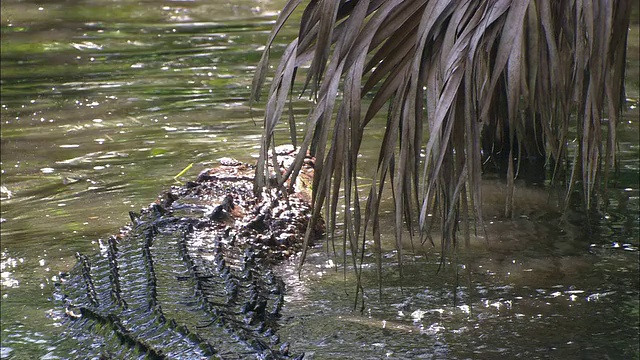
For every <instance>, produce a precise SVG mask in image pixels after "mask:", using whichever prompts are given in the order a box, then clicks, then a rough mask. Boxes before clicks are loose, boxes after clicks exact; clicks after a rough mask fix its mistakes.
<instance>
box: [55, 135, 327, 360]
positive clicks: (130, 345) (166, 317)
mask: <svg viewBox="0 0 640 360" xmlns="http://www.w3.org/2000/svg"><path fill="white" fill-rule="evenodd" d="M294 154H295V149H294V148H293V147H291V146H286V147H279V148H277V149H276V156H277V159H278V163H279V164H280V165H281V169H279V170H280V171H283V169H284V168H286V166H287V165H288V164H287V163H290V161H292V159H293V158H294ZM313 163H314V161H313V158H311V157H309V156H308V157H307V158H306V159H305V165H304V166H303V169H302V173H303V174H305V173H306V174H307V179H308V177H310V176H312V175H313ZM270 170H271V171H274V170H273V169H270ZM254 171H255V169H254V167H253V166H251V165H248V164H245V163H242V162H239V161H236V160H234V159H230V158H225V159H221V160H220V165H219V166H217V167H214V168H212V169H207V170H204V171H203V172H201V173H200V174H199V175H198V177H197V178H196V179H195V181H189V182H187V183H186V184H184V185H181V186H172V187H171V188H170V189H169V190H168V191H166V192H165V193H163V194H161V195H160V196H159V197H158V199H157V200H156V201H155V202H154V203H152V204H150V205H149V206H148V207H146V208H144V209H142V210H141V211H140V212H139V213H134V212H130V214H129V215H130V218H131V223H130V224H128V225H127V226H125V227H123V228H122V229H121V230H120V232H119V233H118V234H117V235H114V236H111V237H110V238H109V239H108V240H106V241H104V242H101V243H100V245H101V246H100V249H101V250H100V252H99V253H98V254H95V255H92V256H88V255H82V254H77V255H76V256H77V258H78V261H77V263H76V265H75V266H74V267H73V269H72V270H71V271H70V272H69V273H67V274H63V276H61V279H62V280H63V281H62V282H61V284H60V286H59V289H58V293H59V294H58V295H59V296H58V298H59V299H61V301H62V306H61V307H62V308H63V312H64V314H65V316H64V320H63V322H64V324H65V325H66V327H65V336H66V337H71V338H72V339H73V340H75V341H76V342H77V343H79V346H78V347H77V348H76V349H75V350H74V351H72V354H70V355H69V356H70V357H71V358H77V359H88V358H99V359H111V358H117V359H134V358H139V359H245V358H258V359H291V358H302V356H304V353H302V354H294V353H293V352H292V351H290V350H289V343H287V342H285V343H282V344H281V343H280V339H279V336H278V327H279V323H278V321H279V318H280V312H281V309H282V306H283V305H284V295H285V292H286V288H285V283H284V281H283V279H282V278H281V277H280V276H279V275H278V274H277V273H275V272H274V271H273V266H274V265H275V264H277V263H278V262H281V261H282V260H283V259H286V258H287V257H289V256H290V255H291V254H294V253H295V252H296V251H297V250H299V249H300V248H301V247H302V241H301V240H302V238H303V237H304V233H305V231H306V227H307V225H308V222H309V218H310V216H311V211H310V197H309V194H308V188H306V187H304V186H299V187H294V188H297V190H295V191H287V190H285V189H284V188H280V189H278V188H270V189H264V190H263V192H262V194H261V195H258V196H256V195H255V191H254V188H253V180H254V175H253V174H254ZM300 178H301V179H304V178H305V177H304V176H303V177H300ZM313 231H314V232H315V233H316V234H317V235H318V236H319V235H321V234H322V232H323V225H322V224H319V225H318V226H317V227H316V228H314V229H313Z"/></svg>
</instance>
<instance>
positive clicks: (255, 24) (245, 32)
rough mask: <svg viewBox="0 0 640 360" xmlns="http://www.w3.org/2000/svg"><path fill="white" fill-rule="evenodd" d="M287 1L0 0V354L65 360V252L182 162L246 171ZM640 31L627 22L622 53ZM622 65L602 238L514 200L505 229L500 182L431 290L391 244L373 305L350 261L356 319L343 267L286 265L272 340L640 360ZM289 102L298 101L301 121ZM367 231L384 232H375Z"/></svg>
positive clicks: (536, 198)
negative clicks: (263, 80) (224, 163)
mask: <svg viewBox="0 0 640 360" xmlns="http://www.w3.org/2000/svg"><path fill="white" fill-rule="evenodd" d="M283 4H284V1H283V0H281V1H273V2H272V1H261V0H253V1H250V0H244V1H234V2H227V1H216V0H209V1H192V2H173V1H160V2H157V1H135V2H133V1H124V2H118V3H113V2H107V1H98V0H94V1H84V2H81V3H70V2H67V1H54V2H47V3H46V4H42V3H36V2H30V1H27V2H25V1H17V0H10V1H4V0H3V1H2V3H1V5H0V6H1V12H0V16H1V20H2V22H1V31H2V53H1V60H2V63H1V70H2V71H1V82H0V86H1V97H2V98H1V109H0V114H1V116H2V120H1V121H2V139H1V155H0V156H1V163H0V167H1V186H2V188H1V190H2V191H1V194H0V197H1V201H2V203H1V205H2V208H1V216H0V217H1V218H2V219H1V220H0V221H1V236H2V246H1V248H2V249H1V250H2V253H1V259H0V261H1V262H0V264H1V270H0V271H1V274H2V279H1V280H2V284H1V291H2V307H1V326H2V332H1V339H2V346H1V347H0V349H1V352H0V357H2V358H12V359H32V358H52V357H53V354H60V353H63V352H64V349H57V348H56V346H57V345H55V344H56V343H55V339H56V338H57V337H58V336H59V334H60V329H59V327H58V326H59V318H58V317H59V313H57V312H56V311H53V310H52V308H53V305H52V302H51V299H50V298H51V293H52V283H53V282H55V281H57V274H58V273H59V272H60V271H67V270H69V269H70V268H71V266H73V264H74V263H75V256H74V254H75V253H76V252H82V253H93V252H96V251H97V250H98V246H99V239H105V238H106V237H107V236H108V235H109V234H112V233H114V232H116V231H117V229H118V228H119V227H121V226H122V225H124V224H125V223H126V222H127V221H128V216H127V213H128V211H129V210H137V209H139V208H141V207H143V206H144V205H146V204H148V203H149V202H151V201H152V200H153V199H155V197H156V196H157V194H159V193H160V192H161V190H162V189H164V188H167V187H168V186H170V185H171V184H173V183H174V181H175V180H174V178H173V177H174V176H175V175H176V174H178V173H179V172H180V171H181V170H182V169H184V168H185V167H186V166H187V165H189V164H191V163H193V164H194V165H193V168H192V169H191V170H189V172H188V173H187V174H186V175H185V178H192V177H194V176H195V175H196V174H197V173H198V172H199V171H200V170H201V169H203V168H205V167H207V166H211V165H212V164H215V162H216V159H217V158H220V157H223V156H232V157H236V158H239V159H241V160H244V161H252V160H251V157H252V156H253V155H254V154H256V153H257V149H256V146H257V139H259V136H260V127H259V126H256V124H255V123H254V119H253V116H255V117H256V121H257V122H258V123H259V115H260V114H261V110H262V109H261V108H260V106H263V104H259V105H257V106H256V108H255V110H254V112H253V113H252V112H251V109H250V108H249V106H248V103H247V101H246V99H248V97H249V87H250V85H251V78H252V76H253V70H254V66H253V65H254V64H256V63H257V61H258V60H259V58H260V55H261V50H262V46H263V44H264V43H265V42H266V37H267V34H268V32H269V30H270V27H271V26H272V24H273V21H274V19H275V13H276V11H277V10H278V9H279V8H281V7H282V6H283ZM637 34H638V30H637V25H635V26H634V28H632V30H631V37H630V38H631V39H632V41H635V43H633V42H632V43H631V44H630V48H631V49H636V50H637V38H638V36H637ZM284 35H285V37H292V36H294V35H293V33H292V32H289V33H286V34H284ZM633 39H635V40H633ZM283 43H286V39H284V40H282V41H281V43H280V44H283ZM281 49H282V45H276V46H275V50H274V56H277V52H278V51H279V50H281ZM629 53H630V54H631V55H633V54H637V53H638V52H637V51H635V52H633V51H630V52H629ZM630 62H631V64H636V67H637V64H638V59H637V58H634V59H630ZM630 68H631V69H632V70H631V71H630V77H631V81H630V84H631V86H630V89H628V90H629V93H630V96H631V97H633V99H634V100H630V102H629V103H628V107H629V109H628V111H627V112H626V113H625V118H624V121H623V122H622V123H621V124H620V126H619V130H620V136H619V140H620V150H621V158H620V174H619V176H618V177H617V178H616V179H617V181H618V183H616V184H613V188H614V189H613V190H612V193H613V195H612V201H611V204H610V207H609V211H608V212H607V213H604V214H602V219H601V222H600V223H598V224H595V225H596V226H594V227H592V228H586V227H585V226H583V224H582V223H581V222H580V221H581V220H580V219H581V216H580V214H576V215H575V216H574V217H572V216H571V214H570V216H569V217H568V219H567V220H566V221H561V220H559V219H558V218H559V212H558V211H557V208H556V207H555V206H554V205H553V204H550V203H549V202H548V193H547V192H546V191H545V190H543V189H540V188H530V187H525V186H520V187H519V190H518V194H519V195H518V196H521V197H522V198H521V203H522V204H526V206H521V208H520V213H518V214H517V216H516V218H515V219H512V220H505V219H503V218H501V217H500V216H498V213H499V211H500V209H501V208H502V206H503V205H502V196H503V194H502V190H501V189H502V187H501V184H500V183H499V180H489V181H487V182H486V184H485V199H486V202H487V203H486V204H485V208H486V209H487V210H486V211H487V212H488V213H489V216H488V219H489V220H488V221H487V233H488V236H489V238H488V239H483V238H480V239H478V240H477V241H476V242H474V243H473V244H472V246H471V248H470V249H466V250H461V252H460V254H459V259H458V260H459V261H458V263H457V264H456V263H450V264H447V265H446V269H445V270H446V271H441V272H440V273H436V271H437V268H438V265H439V254H438V253H437V252H436V251H435V250H434V249H431V248H429V247H426V248H421V247H415V248H412V247H411V246H410V245H409V244H407V252H409V253H412V252H414V253H413V255H415V256H411V257H407V259H406V261H407V267H406V269H405V279H404V280H403V283H402V287H401V286H400V282H399V276H398V271H397V267H396V265H395V262H396V254H395V253H394V252H393V250H392V249H393V246H392V244H391V242H392V241H393V235H392V234H388V236H387V237H386V240H385V241H387V242H388V243H387V244H386V246H387V248H386V250H385V253H384V266H383V279H384V280H383V284H382V288H383V297H382V299H378V291H377V284H376V282H375V281H376V280H375V279H376V270H375V265H374V264H375V261H374V258H373V256H372V255H370V254H369V255H367V256H366V258H365V259H366V264H365V266H364V272H363V278H364V281H365V289H366V295H365V296H366V306H367V307H366V309H365V312H364V314H362V315H361V314H360V313H359V312H357V311H356V312H354V311H353V310H352V309H353V290H354V289H353V284H352V283H351V282H349V281H348V280H350V279H351V278H352V277H353V274H352V273H351V272H349V271H347V272H346V275H343V272H342V271H341V268H340V269H339V270H338V271H337V272H336V270H335V267H334V265H335V263H339V262H340V259H339V258H337V259H336V258H332V257H329V256H327V255H326V254H325V250H324V248H323V245H321V244H320V245H318V247H317V248H314V250H313V252H312V254H311V256H310V257H309V261H308V263H307V264H306V265H305V267H304V268H303V271H302V274H303V276H302V278H300V279H299V278H298V277H297V275H296V273H297V269H296V268H295V264H293V263H291V264H284V265H283V266H281V269H280V270H281V271H282V272H283V273H285V274H287V273H290V274H289V275H288V276H286V278H287V279H288V282H289V289H290V290H289V294H288V298H287V300H288V303H287V305H286V306H285V309H284V317H283V328H282V329H281V331H282V333H281V336H282V338H283V341H284V340H285V339H288V340H290V341H291V342H292V344H294V345H293V346H294V347H295V348H296V351H298V350H299V351H306V353H307V357H308V358H315V359H332V358H351V359H361V358H383V357H389V358H398V359H400V358H411V357H414V358H461V359H463V358H498V357H503V358H518V357H519V358H526V359H529V358H548V357H551V358H576V357H577V358H594V359H596V358H606V357H607V356H608V357H610V358H633V357H636V358H637V357H638V356H639V353H638V345H637V344H638V316H639V310H638V309H639V302H638V293H639V288H640V285H639V284H638V247H639V244H638V241H639V240H638V237H639V230H638V211H639V201H640V200H639V195H640V187H639V185H638V171H639V166H638V154H639V152H638V149H639V145H638V144H639V140H638V108H637V107H638V100H637V99H638V90H637V83H638V80H637V79H636V77H637V72H634V71H633V66H630ZM634 79H635V80H634ZM633 84H636V85H633ZM634 86H635V87H634ZM305 101H306V100H299V102H298V103H297V104H296V108H295V112H296V113H297V114H300V115H301V117H300V119H303V117H304V115H306V114H307V108H306V107H305ZM302 127H303V126H302V125H301V126H300V128H302ZM282 136H283V138H284V136H286V132H285V131H283V134H282ZM379 137H380V136H379V135H376V134H372V136H371V137H369V138H368V139H369V143H366V144H364V145H363V147H364V149H363V155H364V158H363V162H364V163H366V161H375V159H373V158H371V156H372V155H373V154H375V147H376V146H379ZM183 180H184V179H183ZM383 221H386V222H388V223H386V224H383V226H382V227H383V228H385V227H386V228H391V227H392V219H391V216H388V217H387V218H385V219H383ZM345 276H346V278H347V281H346V282H345V281H344V277H345ZM454 294H455V300H456V302H455V304H454Z"/></svg>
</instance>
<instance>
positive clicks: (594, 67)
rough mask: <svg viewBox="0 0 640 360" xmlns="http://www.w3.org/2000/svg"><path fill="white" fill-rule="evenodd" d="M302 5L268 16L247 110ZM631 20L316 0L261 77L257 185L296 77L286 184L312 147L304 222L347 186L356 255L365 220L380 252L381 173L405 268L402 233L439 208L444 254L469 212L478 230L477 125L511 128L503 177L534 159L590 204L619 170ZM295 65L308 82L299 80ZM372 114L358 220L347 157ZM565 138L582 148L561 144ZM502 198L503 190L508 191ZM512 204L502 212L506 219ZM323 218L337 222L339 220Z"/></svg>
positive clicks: (519, 7)
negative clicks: (377, 124) (300, 112)
mask: <svg viewBox="0 0 640 360" xmlns="http://www.w3.org/2000/svg"><path fill="white" fill-rule="evenodd" d="M301 2H302V1H301V0H291V1H289V2H287V4H286V5H285V7H284V9H283V11H282V13H281V14H280V17H279V18H278V20H277V21H276V25H275V27H274V30H273V32H272V34H271V36H270V38H269V41H268V44H267V47H266V50H265V52H264V54H263V57H262V59H261V61H260V63H259V65H258V67H257V71H256V75H255V78H254V89H253V100H256V101H257V100H258V98H259V95H260V92H261V90H262V86H263V84H264V82H265V78H266V75H267V68H268V64H269V48H270V46H271V45H272V43H273V41H274V39H275V37H276V35H277V34H278V32H279V31H280V30H281V29H282V26H283V25H284V23H285V22H286V21H287V19H289V17H290V16H291V15H292V13H293V12H294V11H295V10H296V8H297V7H298V6H299V5H300V3H301ZM630 10H631V1H597V0H584V1H581V0H577V1H571V2H569V1H561V2H553V1H552V2H550V1H536V0H530V1H527V0H517V1H515V0H513V1H509V0H494V1H461V0H456V1H454V0H351V1H345V0H343V1H336V0H312V1H310V2H308V4H307V6H306V8H305V9H304V12H303V14H302V16H301V23H300V25H299V27H300V31H299V37H298V38H296V39H295V40H294V41H292V42H291V43H290V44H289V46H288V47H287V48H286V50H284V52H283V54H282V55H281V58H280V63H279V65H278V66H277V69H276V72H275V74H274V78H273V81H272V83H271V88H270V90H269V93H268V98H267V101H266V110H265V118H264V132H263V137H262V151H261V156H260V158H259V161H258V176H257V179H258V180H257V182H256V184H257V186H264V185H265V184H266V182H265V169H266V166H265V164H264V162H265V159H266V158H267V157H266V154H267V151H268V149H269V148H271V147H273V146H274V144H272V142H273V135H274V131H275V129H276V125H277V124H278V122H279V121H280V119H281V117H282V113H283V111H284V108H285V103H286V101H287V96H288V95H289V93H290V92H291V91H292V84H293V83H294V82H295V81H298V80H299V78H302V79H301V80H302V81H303V84H304V89H306V90H307V91H308V94H309V96H311V98H313V99H314V100H315V104H314V106H313V109H312V111H311V113H310V115H309V116H308V118H307V125H306V132H305V133H304V138H303V141H302V143H301V144H300V143H299V145H300V146H301V148H302V150H301V151H299V152H298V158H297V160H296V161H295V162H294V163H293V164H292V165H291V167H290V169H289V171H288V172H287V173H285V174H284V176H285V177H289V176H292V177H296V175H297V173H298V171H299V170H300V168H301V166H302V163H303V161H304V156H305V154H306V152H307V150H311V152H312V153H313V155H315V156H316V157H317V159H318V160H317V164H316V167H315V179H314V184H313V191H314V197H313V200H314V204H315V214H314V219H318V218H319V216H320V208H321V207H322V206H323V205H324V204H325V202H326V205H327V206H328V209H330V211H329V212H330V213H331V214H335V211H334V210H335V209H338V204H337V203H338V199H339V197H338V196H337V193H338V191H339V189H340V187H341V186H342V187H344V188H345V189H346V191H345V195H346V196H345V198H344V201H345V202H346V204H345V209H352V211H346V212H345V214H344V217H345V219H344V224H345V232H344V233H345V234H346V235H345V239H344V241H345V246H348V247H349V248H351V250H352V251H355V253H358V251H359V250H358V246H356V239H355V237H358V236H366V230H367V227H368V226H371V228H372V231H373V238H374V242H375V247H376V248H377V249H379V248H380V243H379V241H380V240H379V239H380V234H379V231H380V230H379V227H378V226H376V222H377V219H378V216H379V213H378V211H379V210H378V209H379V204H380V199H381V198H382V190H383V187H384V186H385V184H386V183H387V182H386V180H387V179H389V180H390V185H391V187H392V190H393V195H394V200H393V201H394V204H395V222H396V238H397V244H398V259H399V261H400V262H401V261H402V246H400V245H401V242H402V228H403V226H404V225H403V224H407V225H409V226H411V227H414V226H417V228H418V229H420V230H421V231H422V233H423V234H425V235H424V236H428V230H429V227H430V223H429V222H428V219H429V217H428V216H427V214H430V213H434V214H440V215H441V216H439V217H437V218H439V219H441V226H440V228H441V231H442V233H443V239H445V240H443V244H442V246H443V247H445V248H449V247H450V246H451V244H455V243H453V242H452V241H453V240H455V235H456V231H457V226H458V219H459V218H460V217H461V216H462V218H465V219H466V218H467V215H469V214H474V216H469V217H468V218H469V219H476V220H477V221H478V224H482V208H481V204H482V196H481V192H480V178H481V166H482V163H481V157H480V156H481V155H480V154H481V137H480V136H481V132H482V129H483V127H487V126H493V127H494V128H496V127H497V128H508V129H509V130H508V135H507V136H508V137H509V138H510V139H511V140H514V139H515V143H516V144H517V145H518V146H513V145H510V146H509V148H507V149H504V151H507V152H508V153H509V158H510V159H511V160H510V161H509V162H508V163H509V169H508V171H507V173H508V174H509V175H511V176H510V177H509V178H510V179H513V176H515V175H516V174H517V168H514V161H513V158H516V159H518V158H519V157H522V156H530V155H533V154H536V153H537V154H538V155H539V154H543V156H546V157H547V161H548V162H549V163H550V164H551V165H552V166H551V168H552V169H553V181H554V182H556V183H564V184H565V185H566V188H567V199H568V196H569V194H571V193H572V192H574V191H575V190H576V189H575V188H576V184H580V189H581V191H582V192H583V197H584V202H585V205H586V206H588V207H591V206H593V205H594V204H593V203H592V201H593V199H594V195H595V194H596V193H597V192H598V191H599V190H600V188H601V187H602V186H604V185H605V184H604V182H603V181H602V179H603V178H606V176H607V174H608V171H609V169H610V168H611V167H612V166H613V164H614V149H615V143H616V138H615V128H616V123H617V120H618V116H619V113H620V110H621V108H622V104H623V101H624V97H623V94H624V88H623V81H624V72H625V68H624V66H625V55H626V54H625V50H626V38H627V29H628V25H629V17H630V13H631V11H630ZM303 65H305V66H306V65H308V66H309V67H308V69H306V71H305V72H306V76H304V77H303V76H296V75H297V72H296V70H297V69H298V68H299V67H300V66H303ZM365 97H366V98H367V99H370V100H367V101H363V99H364V98H365ZM383 108H387V109H388V114H387V123H386V130H385V134H384V138H383V141H382V143H381V147H380V153H379V158H378V164H377V168H376V169H375V171H374V172H373V175H372V176H373V178H374V181H373V184H374V186H372V187H371V189H370V192H369V196H368V199H367V204H366V209H365V210H364V215H365V221H364V222H362V221H361V219H360V206H359V204H360V200H361V199H360V197H359V195H358V191H357V189H358V186H359V184H358V178H357V177H356V169H357V154H358V152H359V150H360V145H361V141H362V137H363V133H364V130H365V129H366V128H367V125H368V124H369V122H370V121H371V119H372V118H373V117H374V116H375V115H376V114H377V113H378V112H380V110H381V109H383ZM605 114H606V117H608V119H609V121H608V122H607V123H606V124H605V122H603V121H602V120H603V119H604V118H605ZM532 124H533V125H535V126H533V125H532ZM569 129H577V131H570V130H569ZM534 131H537V133H532V132H534ZM528 138H539V139H542V141H541V142H538V143H536V142H533V143H532V142H527V141H525V139H528ZM574 140H575V143H576V144H577V147H569V146H568V144H569V143H570V142H573V141H574ZM513 143H514V142H511V144H513ZM312 145H313V146H312ZM516 148H517V149H519V150H517V151H516ZM569 165H570V166H569ZM563 169H568V170H567V171H566V174H565V173H563V172H562V170H563ZM281 181H282V182H284V179H281ZM293 183H295V182H293ZM513 189H514V183H513V181H509V182H508V193H510V194H512V193H513ZM512 199H513V197H512V196H509V197H508V202H510V201H512ZM511 209H512V204H510V203H508V204H507V206H506V212H507V215H508V213H509V212H510V211H511ZM417 214H419V216H418V217H417V218H416V217H415V216H414V215H417ZM415 219H418V221H416V220H415ZM327 220H328V221H329V224H330V225H329V228H333V226H335V223H336V219H335V216H333V217H331V218H328V219H327ZM361 227H362V229H361ZM467 233H468V232H467ZM347 240H348V241H349V244H350V245H349V244H347ZM355 253H354V254H355Z"/></svg>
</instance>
